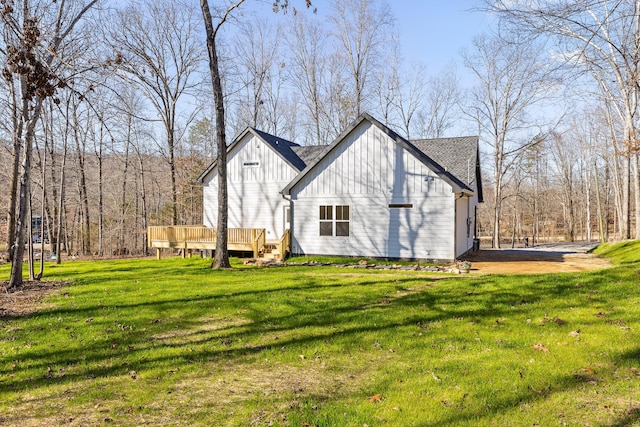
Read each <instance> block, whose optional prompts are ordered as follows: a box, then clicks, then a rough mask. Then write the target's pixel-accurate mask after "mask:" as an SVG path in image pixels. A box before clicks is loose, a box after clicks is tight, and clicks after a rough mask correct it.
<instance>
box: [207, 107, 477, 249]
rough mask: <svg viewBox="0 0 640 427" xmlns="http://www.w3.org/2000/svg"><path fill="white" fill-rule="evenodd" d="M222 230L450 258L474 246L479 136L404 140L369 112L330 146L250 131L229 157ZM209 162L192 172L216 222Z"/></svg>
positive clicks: (303, 244) (315, 245) (307, 245)
mask: <svg viewBox="0 0 640 427" xmlns="http://www.w3.org/2000/svg"><path fill="white" fill-rule="evenodd" d="M227 156H228V157H227V162H228V166H227V173H228V197H229V223H228V226H229V227H230V228H265V229H266V231H267V239H270V240H274V239H278V238H280V236H282V235H283V232H284V230H285V229H290V231H291V239H292V240H291V252H292V253H293V254H294V255H295V254H299V255H303V254H306V255H344V256H363V257H364V256H366V257H380V258H409V259H430V260H453V259H456V258H458V257H460V256H462V255H463V254H465V253H466V252H468V251H469V250H470V249H471V248H472V247H473V243H474V237H475V217H476V215H475V213H476V206H477V205H478V203H479V202H481V201H482V185H481V184H482V183H481V176H480V164H479V153H478V138H477V137H462V138H439V139H430V140H417V141H412V142H410V141H407V140H406V139H404V138H402V137H401V136H399V135H397V134H396V133H395V132H393V131H392V130H390V129H389V128H388V127H386V126H384V125H382V124H381V123H380V122H379V121H377V120H376V119H374V118H373V117H371V116H370V115H368V114H363V115H361V116H360V117H358V118H357V119H356V120H355V121H354V123H353V124H352V125H351V126H350V127H349V128H348V129H347V130H345V131H344V132H343V133H342V134H341V135H340V136H339V137H338V138H337V139H336V140H335V141H334V142H333V143H332V144H331V145H329V146H306V147H302V146H299V145H297V144H295V143H293V142H290V141H286V140H284V139H282V138H278V137H276V136H273V135H269V134H267V133H264V132H261V131H258V130H256V129H253V128H248V129H246V130H245V131H244V132H243V133H242V134H241V135H240V136H238V138H236V139H235V140H234V141H233V143H232V144H231V145H230V146H229V148H228V154H227ZM217 178H218V177H217V167H216V164H215V162H214V163H213V164H212V165H211V166H209V168H207V170H206V171H204V172H203V173H202V175H200V177H199V178H198V180H199V181H200V182H202V183H203V186H204V191H203V193H204V223H205V225H206V226H208V227H215V226H216V224H217V209H218V200H217V197H218V191H217Z"/></svg>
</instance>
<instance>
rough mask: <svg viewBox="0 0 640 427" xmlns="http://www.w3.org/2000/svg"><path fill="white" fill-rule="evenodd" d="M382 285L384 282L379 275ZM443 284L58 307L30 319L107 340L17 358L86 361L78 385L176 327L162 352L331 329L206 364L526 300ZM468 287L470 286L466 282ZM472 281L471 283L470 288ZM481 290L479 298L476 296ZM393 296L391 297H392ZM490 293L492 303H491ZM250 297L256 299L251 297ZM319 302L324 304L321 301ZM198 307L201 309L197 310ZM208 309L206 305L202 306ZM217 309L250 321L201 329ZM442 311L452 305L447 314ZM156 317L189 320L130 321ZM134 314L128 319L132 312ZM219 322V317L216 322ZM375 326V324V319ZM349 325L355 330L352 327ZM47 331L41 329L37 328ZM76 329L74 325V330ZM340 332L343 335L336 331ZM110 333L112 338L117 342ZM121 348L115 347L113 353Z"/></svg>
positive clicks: (314, 287)
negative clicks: (271, 308) (260, 306)
mask: <svg viewBox="0 0 640 427" xmlns="http://www.w3.org/2000/svg"><path fill="white" fill-rule="evenodd" d="M376 279H380V278H379V277H376ZM438 280H442V279H431V280H430V279H427V278H424V277H412V276H409V277H403V278H393V280H392V282H393V283H392V284H388V285H391V286H392V289H393V290H395V291H396V292H399V291H401V292H402V295H401V296H396V295H394V294H393V293H391V292H384V289H381V290H380V291H381V292H379V293H377V294H373V295H371V296H369V297H368V298H367V299H364V300H363V299H362V298H363V294H362V293H359V292H358V291H357V290H358V289H361V288H362V287H370V286H376V285H379V284H380V281H379V280H372V281H367V282H361V283H357V284H349V285H344V284H330V285H327V284H318V283H317V282H316V281H314V280H307V281H306V282H305V283H304V284H296V285H292V286H285V287H280V288H277V287H276V288H273V289H264V290H260V291H252V290H246V291H235V292H230V293H228V294H226V295H206V296H205V295H199V296H192V297H185V298H174V299H171V300H163V301H146V302H143V303H135V304H128V305H118V306H113V307H109V306H108V305H107V307H106V308H113V309H116V310H117V313H114V315H113V317H111V316H110V314H109V313H106V314H104V315H102V314H99V311H100V310H101V309H103V308H105V305H95V306H90V307H83V308H80V309H76V308H71V307H70V308H68V309H53V310H46V311H43V312H41V313H37V314H33V315H30V316H29V317H30V319H31V321H32V322H34V323H35V324H36V325H42V324H47V323H48V322H50V321H51V318H52V317H58V316H61V317H65V318H68V317H69V316H78V315H81V317H82V319H75V322H76V323H80V325H77V327H78V328H82V327H90V328H92V329H93V330H94V332H92V331H89V332H87V335H95V336H99V335H102V336H103V337H102V338H100V339H98V340H96V341H93V342H91V343H90V344H87V343H84V342H83V343H79V346H78V347H77V348H75V349H64V350H54V351H51V350H45V351H42V350H41V349H37V350H34V351H23V352H21V353H19V354H18V355H16V356H14V358H18V359H19V360H21V362H22V363H24V364H28V365H29V366H31V367H32V369H38V368H40V369H42V370H45V369H46V368H47V367H49V366H50V365H51V364H52V363H53V364H65V363H67V362H66V361H70V362H69V364H71V365H74V364H76V363H82V364H85V365H87V369H84V370H81V371H80V372H78V373H76V374H68V375H64V376H63V377H61V378H57V379H56V380H59V381H73V379H74V378H82V377H99V376H108V375H111V374H116V373H118V372H122V368H121V367H119V366H108V367H107V366H103V367H94V366H92V365H95V364H98V365H101V364H104V363H105V362H106V361H110V360H117V359H119V358H130V357H132V354H133V353H135V352H141V351H142V352H146V351H148V350H150V349H151V347H153V346H152V345H150V343H154V344H157V343H158V342H161V341H162V340H157V339H154V338H151V337H152V336H154V335H158V334H162V333H166V332H167V331H169V332H171V331H175V330H176V328H178V329H180V330H182V331H188V332H186V333H184V334H183V335H181V336H180V338H181V339H182V341H183V342H177V343H165V344H162V346H164V347H166V348H181V347H183V346H184V345H188V346H190V347H197V346H204V345H207V344H210V343H216V342H220V341H224V340H225V339H228V338H229V337H233V339H234V340H236V341H238V342H245V343H251V342H256V341H261V340H260V336H261V335H262V334H265V333H269V334H280V335H284V334H285V333H288V334H292V333H294V334H295V332H296V331H297V330H304V329H309V328H314V327H315V328H327V327H330V329H329V330H327V332H325V333H320V334H312V335H310V336H308V337H304V338H295V339H293V338H292V339H289V340H279V341H278V342H277V343H274V344H273V345H271V346H267V345H257V344H255V345H248V346H247V345H245V346H244V347H242V348H224V349H219V350H205V349H202V350H200V351H199V352H195V353H193V352H192V353H188V354H186V353H185V354H184V357H185V358H187V359H190V360H203V359H210V358H215V359H227V358H235V357H241V356H244V355H247V354H251V353H257V352H260V351H263V350H265V349H267V348H270V347H274V346H277V347H281V346H286V345H292V344H296V345H302V344H305V343H310V342H321V341H323V340H325V339H328V338H330V337H333V336H336V335H338V334H339V335H342V336H345V335H351V334H354V335H357V334H358V333H363V332H367V331H382V330H385V329H393V328H398V327H403V326H408V325H415V324H417V323H418V322H435V321H443V320H447V319H450V318H457V317H476V318H491V320H494V319H495V318H496V317H501V316H506V315H509V314H512V312H513V306H514V305H517V304H522V301H523V298H522V294H521V293H520V292H518V291H505V290H493V291H489V292H487V291H483V290H482V286H483V284H487V283H490V280H489V279H481V280H479V281H474V282H477V284H476V285H475V286H474V287H473V288H471V289H474V290H473V291H471V292H470V291H469V290H466V289H467V288H465V287H460V288H451V289H447V290H443V289H442V288H441V287H435V283H436V281H438ZM418 283H422V284H423V286H422V287H421V288H420V290H419V291H418V292H412V291H408V290H406V289H407V288H406V285H408V284H412V285H416V284H418ZM463 283H465V282H463ZM466 283H468V282H466ZM344 287H354V288H355V289H354V292H353V293H352V295H351V296H350V297H345V296H340V298H339V299H337V298H333V299H327V298H326V295H320V296H317V297H316V296H315V292H321V293H325V292H326V291H328V290H330V289H332V288H344ZM294 291H298V292H300V293H302V294H303V295H304V298H302V297H300V298H296V299H293V298H291V293H292V292H294ZM475 292H477V294H476V293H475ZM256 294H260V295H262V296H260V297H259V298H260V299H263V300H264V299H271V300H274V301H283V302H284V303H285V304H286V305H287V307H288V308H289V311H292V313H291V314H287V315H278V314H277V313H275V314H272V313H268V312H265V311H264V310H256V309H252V308H251V307H247V303H248V302H251V301H252V300H254V299H255V296H256ZM386 294H390V295H389V296H385V295H386ZM488 295H490V296H489V297H487V296H488ZM246 296H251V298H249V299H245V298H244V297H246ZM528 297H529V298H530V300H531V302H534V301H537V300H539V299H540V298H542V295H537V296H535V295H533V296H528ZM465 298H466V299H469V298H481V299H482V305H481V306H479V307H468V308H467V307H465V306H461V305H460V304H458V303H459V302H460V301H461V300H462V299H465ZM314 300H315V301H314ZM317 301H323V302H322V303H318V302H317ZM196 303H198V305H197V307H195V306H194V304H196ZM201 303H204V304H201ZM218 307H222V308H225V309H229V308H234V307H238V308H243V309H244V310H245V312H244V313H242V315H241V317H243V318H246V319H247V320H248V323H243V324H241V325H234V324H230V325H228V326H223V327H221V328H217V329H215V330H199V326H201V324H202V317H203V316H206V315H207V314H209V315H210V314H212V313H216V311H217V309H218ZM410 307H413V308H420V311H421V312H423V313H424V314H422V313H419V314H412V315H409V316H406V315H403V316H401V317H402V318H403V321H401V322H394V321H393V320H392V317H389V318H387V317H385V316H378V317H379V318H376V319H375V326H374V325H363V324H361V320H360V319H361V318H362V315H363V313H366V312H369V313H372V312H374V311H378V312H382V311H389V310H390V309H391V310H405V309H406V308H410ZM442 307H447V309H443V308H442ZM150 308H152V309H153V311H151V310H150V311H149V317H153V316H155V315H158V314H163V313H164V314H167V313H172V312H173V313H175V312H181V313H184V315H183V316H180V317H179V318H171V319H170V320H169V319H167V318H165V319H158V322H157V323H156V324H150V323H141V322H140V321H132V320H129V319H128V317H135V316H137V315H139V311H140V310H141V309H150ZM128 312H129V313H128ZM90 315H93V316H94V317H93V318H89V319H91V322H90V323H91V324H90V325H84V323H87V321H88V320H89V319H86V320H85V319H84V317H85V316H90ZM142 320H143V321H146V322H151V321H154V320H153V319H149V318H143V319H142ZM214 320H215V319H214ZM372 322H373V321H372ZM265 323H269V324H271V325H272V326H269V327H266V326H265ZM121 325H125V328H126V327H129V326H130V327H131V328H130V329H125V330H119V329H118V327H119V326H120V329H122V328H121ZM345 325H353V326H347V327H345ZM37 327H41V326H36V328H37ZM71 328H73V325H72V326H71V327H70V329H71ZM333 328H336V329H333ZM110 334H111V336H110ZM112 346H113V347H114V348H111V347H112ZM78 352H81V353H82V355H83V356H82V358H81V362H79V361H78V360H77V359H78V355H77V354H75V353H78ZM175 357H176V356H165V357H162V356H157V357H153V358H145V359H144V361H140V362H137V363H136V366H135V367H131V369H134V368H135V369H138V370H142V369H144V366H145V365H146V364H149V365H154V366H155V365H156V364H157V363H159V362H169V361H174V360H175ZM0 361H1V362H3V363H4V364H5V366H8V365H9V363H10V360H9V359H6V358H3V359H0ZM0 373H1V374H5V375H6V374H7V373H9V371H4V372H3V371H0ZM52 380H54V378H44V377H43V378H41V379H32V380H31V384H32V385H34V386H38V385H40V384H48V383H50V382H51V381H52ZM28 383H29V381H26V382H25V381H21V385H23V386H25V387H24V388H28V387H27V384H28ZM5 385H7V386H17V385H18V384H11V382H5Z"/></svg>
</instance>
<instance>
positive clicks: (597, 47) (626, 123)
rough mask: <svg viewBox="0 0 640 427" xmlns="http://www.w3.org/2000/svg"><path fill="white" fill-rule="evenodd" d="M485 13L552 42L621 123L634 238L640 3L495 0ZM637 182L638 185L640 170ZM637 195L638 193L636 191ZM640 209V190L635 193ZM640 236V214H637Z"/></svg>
mask: <svg viewBox="0 0 640 427" xmlns="http://www.w3.org/2000/svg"><path fill="white" fill-rule="evenodd" d="M486 4H487V8H488V9H489V10H491V11H494V12H497V13H499V14H500V15H501V16H502V17H504V18H507V22H509V23H511V24H513V25H514V27H517V29H518V31H520V32H522V31H527V32H528V33H529V34H532V35H534V36H540V37H547V38H551V39H553V40H554V42H555V44H556V45H557V46H558V49H559V52H558V53H557V55H556V56H558V57H563V58H564V59H565V61H566V63H567V65H569V66H571V67H574V68H575V69H579V70H582V71H585V72H587V73H589V74H590V75H591V76H592V77H593V79H594V80H595V82H596V83H597V85H598V86H599V87H600V89H601V90H602V92H603V93H604V94H605V96H606V97H607V98H608V99H609V101H610V102H611V103H612V106H613V107H614V110H615V111H616V113H617V115H618V117H619V119H620V121H621V122H622V124H623V134H622V141H623V143H624V146H625V148H624V150H622V151H621V154H622V155H623V157H624V159H625V161H624V180H623V186H624V190H623V191H624V194H623V199H624V200H623V203H622V205H623V206H622V216H623V227H622V228H623V237H624V238H630V236H631V214H630V212H631V169H632V168H631V163H632V158H633V157H634V155H635V153H637V152H638V150H639V149H640V142H639V141H640V140H639V139H638V136H637V129H636V121H637V114H638V97H639V94H640V87H639V85H638V81H639V77H640V75H639V72H640V2H638V1H636V0H566V1H561V2H559V1H553V0H539V1H535V2H532V1H529V0H495V1H494V0H491V1H487V2H486ZM634 182H640V168H636V172H635V177H634ZM637 190H640V186H639V188H637ZM636 198H638V199H637V200H636V204H637V206H640V191H636ZM635 222H636V237H640V209H636V221H635Z"/></svg>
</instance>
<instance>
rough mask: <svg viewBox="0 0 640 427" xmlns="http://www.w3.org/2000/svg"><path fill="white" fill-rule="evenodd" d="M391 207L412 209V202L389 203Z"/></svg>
mask: <svg viewBox="0 0 640 427" xmlns="http://www.w3.org/2000/svg"><path fill="white" fill-rule="evenodd" d="M389 207H390V208H391V209H413V203H391V204H390V205H389Z"/></svg>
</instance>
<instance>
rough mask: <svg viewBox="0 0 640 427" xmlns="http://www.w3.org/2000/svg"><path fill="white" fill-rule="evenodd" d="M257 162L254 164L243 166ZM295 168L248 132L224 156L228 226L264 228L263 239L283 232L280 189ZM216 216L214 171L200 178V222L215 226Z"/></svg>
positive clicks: (292, 176) (282, 203) (276, 236)
mask: <svg viewBox="0 0 640 427" xmlns="http://www.w3.org/2000/svg"><path fill="white" fill-rule="evenodd" d="M246 162H258V163H259V164H258V166H249V167H247V166H243V163H246ZM296 174H297V171H296V170H295V169H294V168H293V167H291V166H290V165H289V164H288V163H287V162H285V161H284V160H283V159H282V158H281V157H280V156H279V155H278V154H277V153H276V152H275V151H273V150H272V149H271V148H270V147H269V146H268V145H267V144H265V143H264V142H262V141H261V140H260V139H258V138H257V137H255V136H254V135H253V134H251V133H249V134H247V136H246V137H245V138H244V139H243V140H242V141H240V143H239V144H238V145H237V146H236V147H235V149H234V150H233V151H232V152H231V153H229V154H228V157H227V177H228V181H227V185H228V194H229V227H231V228H235V227H245V228H265V229H266V230H267V239H276V238H279V237H280V236H282V233H283V231H284V207H285V206H288V205H289V202H288V201H287V200H285V199H284V198H283V197H282V195H281V194H280V191H281V190H282V189H283V188H284V187H285V186H286V185H287V184H288V183H289V182H290V181H291V180H292V179H293V178H294V177H295V176H296ZM217 218H218V187H217V173H216V172H215V171H214V172H213V173H211V174H210V176H208V177H206V179H205V180H204V223H205V225H206V226H208V227H215V226H216V224H217Z"/></svg>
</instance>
